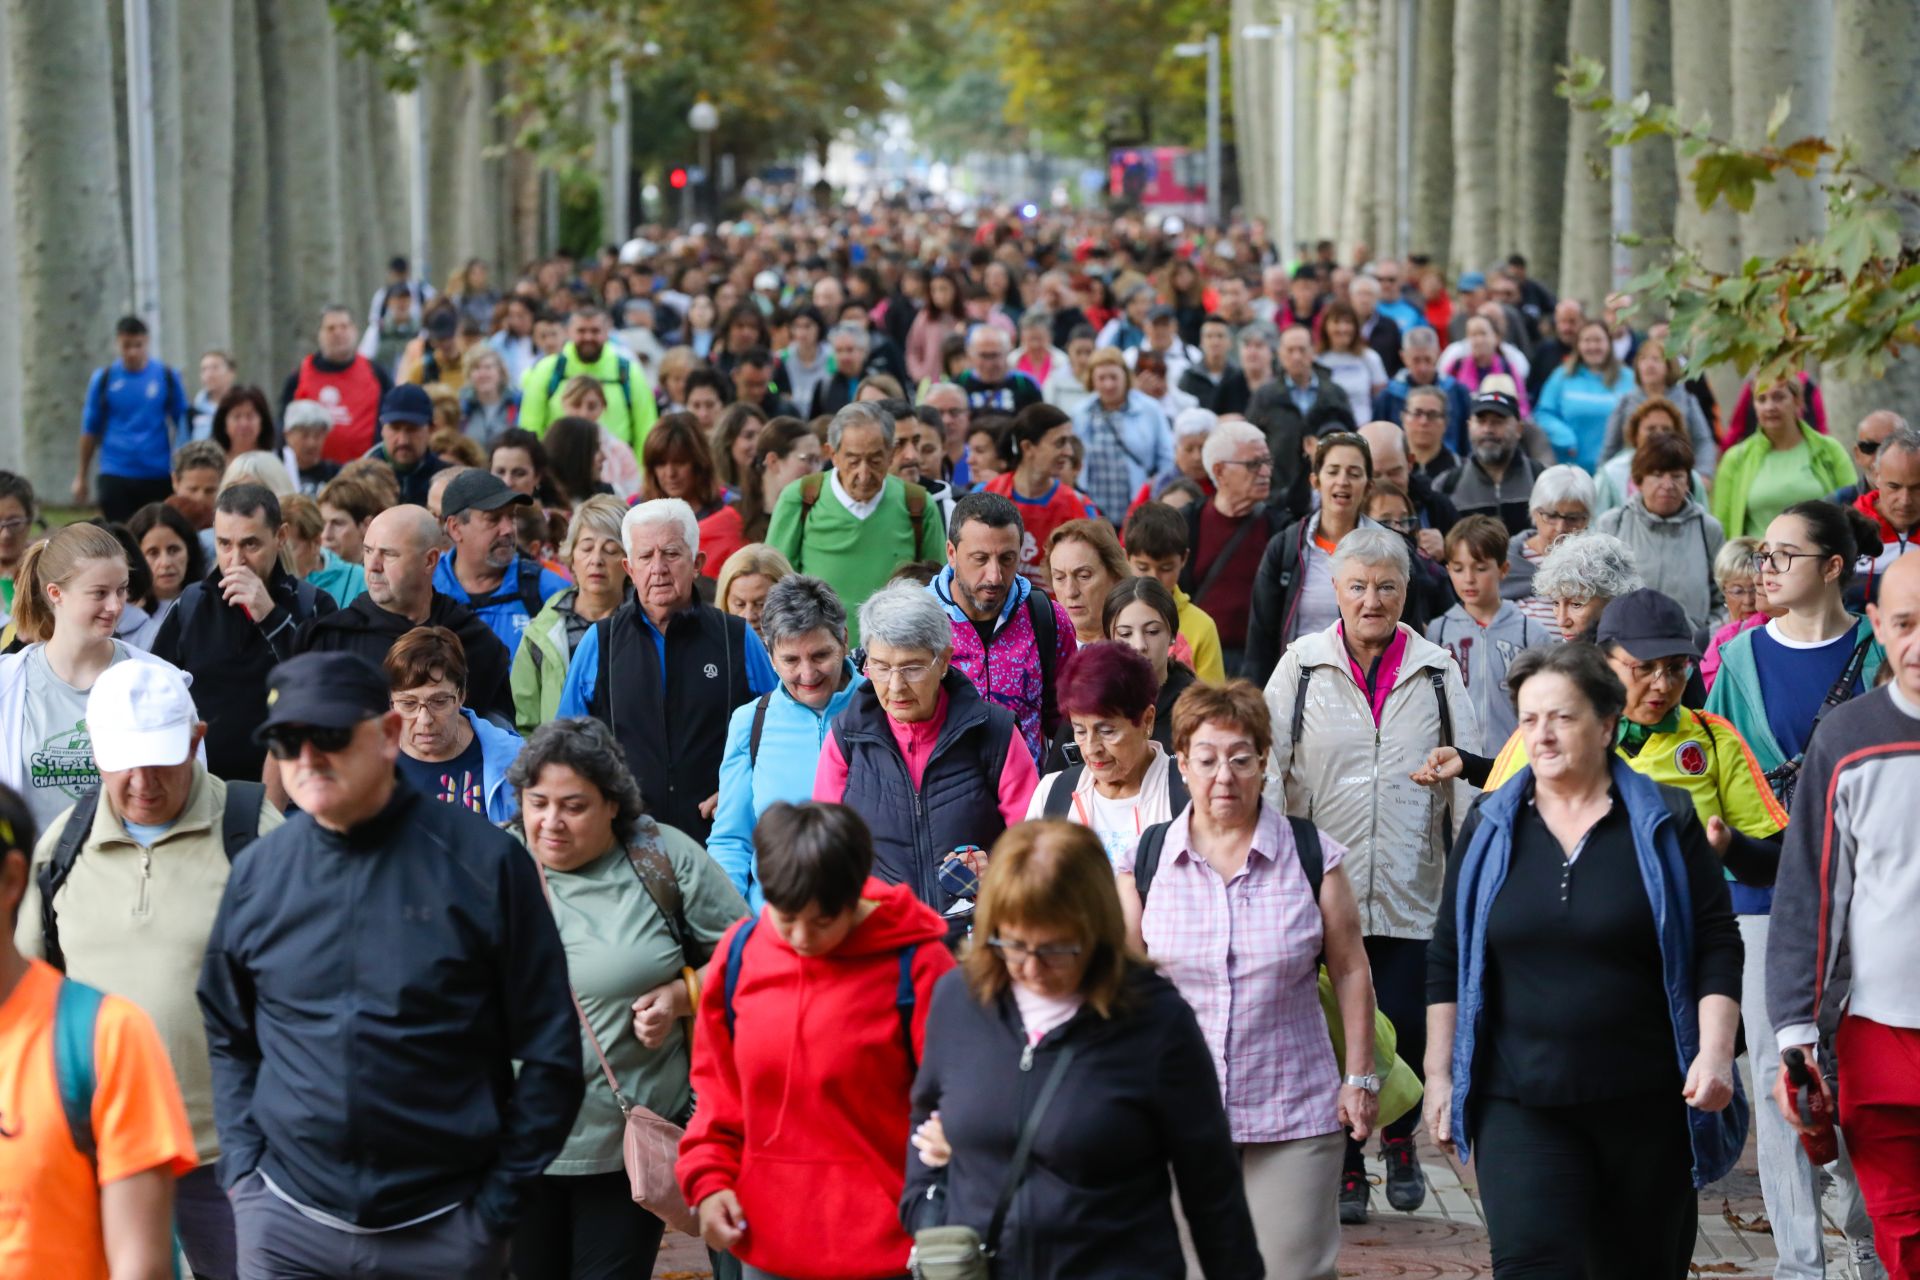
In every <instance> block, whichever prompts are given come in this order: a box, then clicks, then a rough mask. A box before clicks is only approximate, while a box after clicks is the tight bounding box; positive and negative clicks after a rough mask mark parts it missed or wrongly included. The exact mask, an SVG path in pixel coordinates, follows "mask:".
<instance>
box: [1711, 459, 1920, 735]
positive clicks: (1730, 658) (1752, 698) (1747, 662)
mask: <svg viewBox="0 0 1920 1280" xmlns="http://www.w3.org/2000/svg"><path fill="white" fill-rule="evenodd" d="M1755 438H1756V439H1758V438H1759V437H1755ZM1823 438H1824V437H1823ZM1733 452H1738V447H1736V448H1735V449H1734V450H1733ZM1727 456H1728V457H1732V456H1733V453H1732V452H1730V453H1729V454H1728V455H1727ZM1720 474H1721V476H1722V479H1720V480H1718V481H1716V482H1715V486H1714V487H1715V489H1716V490H1717V489H1718V488H1719V486H1720V485H1722V484H1725V483H1726V480H1725V478H1724V477H1725V476H1726V472H1725V471H1724V470H1723V471H1722V472H1721V473H1720ZM1758 630H1759V628H1758V627H1754V628H1752V629H1750V630H1747V631H1742V632H1741V633H1740V634H1739V635H1737V636H1735V637H1734V638H1733V639H1731V640H1729V641H1727V642H1726V643H1725V644H1723V645H1721V646H1720V674H1719V675H1717V676H1715V677H1714V679H1713V688H1712V689H1711V690H1710V691H1709V692H1708V694H1707V710H1708V711H1711V712H1713V713H1714V714H1715V715H1718V716H1725V717H1726V718H1727V719H1728V720H1730V721H1732V722H1733V727H1734V728H1736V729H1738V730H1739V731H1740V736H1741V737H1743V738H1745V739H1746V740H1747V745H1748V746H1750V747H1752V748H1753V756H1754V759H1756V760H1758V761H1759V762H1760V768H1761V769H1762V770H1768V769H1773V768H1775V767H1776V766H1778V765H1781V764H1784V763H1785V762H1786V758H1787V756H1786V753H1785V752H1784V751H1782V750H1781V749H1780V743H1779V740H1778V739H1776V738H1775V737H1774V736H1773V729H1772V728H1771V727H1770V726H1769V725H1768V724H1767V708H1766V706H1765V705H1764V704H1763V703H1762V702H1761V700H1760V671H1759V668H1757V667H1756V666H1755V665H1754V660H1753V633H1754V632H1755V631H1758ZM1872 637H1873V624H1872V623H1870V622H1868V621H1867V620H1866V619H1865V618H1861V619H1860V620H1859V621H1858V622H1857V623H1856V624H1855V625H1854V628H1853V642H1854V643H1855V644H1859V643H1860V642H1861V641H1862V640H1872ZM1886 657H1887V655H1886V651H1885V650H1884V649H1882V648H1881V647H1880V642H1879V641H1877V640H1874V641H1873V642H1872V643H1870V644H1869V645H1868V646H1867V657H1866V662H1865V665H1864V666H1862V667H1861V668H1860V685H1861V687H1862V688H1865V689H1871V688H1873V681H1874V676H1875V674H1876V673H1877V672H1878V671H1879V670H1880V664H1881V663H1882V662H1884V661H1886Z"/></svg>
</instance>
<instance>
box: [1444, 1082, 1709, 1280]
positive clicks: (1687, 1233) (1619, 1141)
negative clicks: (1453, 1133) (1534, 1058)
mask: <svg viewBox="0 0 1920 1280" xmlns="http://www.w3.org/2000/svg"><path fill="white" fill-rule="evenodd" d="M1473 1113H1474V1114H1473V1119H1472V1122H1471V1123H1472V1125H1473V1167H1474V1172H1475V1173H1476V1174H1477V1175H1478V1176H1479V1179H1480V1206H1481V1209H1482V1211H1483V1212H1485V1214H1486V1217H1487V1235H1488V1237H1489V1238H1490V1240H1491V1243H1492V1246H1493V1274H1494V1276H1495V1278H1496V1280H1615V1277H1621V1276H1632V1277H1635V1280H1684V1278H1685V1277H1686V1275H1687V1264H1688V1263H1689V1261H1691V1259H1692V1257H1693V1243H1694V1236H1695V1233H1696V1231H1697V1230H1698V1221H1697V1219H1698V1216H1699V1212H1698V1211H1699V1202H1698V1200H1697V1199H1696V1198H1695V1195H1694V1190H1693V1172H1692V1170H1693V1151H1692V1146H1691V1144H1690V1142H1689V1140H1688V1137H1687V1116H1686V1104H1685V1103H1683V1102H1681V1101H1680V1099H1679V1098H1678V1097H1676V1096H1674V1095H1673V1094H1671V1093H1659V1094H1654V1095H1652V1096H1645V1097H1638V1098H1628V1099H1624V1100H1621V1101H1616V1102H1596V1103H1587V1104H1585V1105H1582V1106H1574V1107H1529V1106H1523V1105H1522V1104H1520V1103H1518V1102H1513V1101H1510V1100H1508V1099H1505V1098H1487V1097H1475V1098H1474V1100H1473Z"/></svg>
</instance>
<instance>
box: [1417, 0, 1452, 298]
mask: <svg viewBox="0 0 1920 1280" xmlns="http://www.w3.org/2000/svg"><path fill="white" fill-rule="evenodd" d="M1453 10H1454V0H1420V17H1419V22H1418V25H1417V27H1416V29H1415V32H1416V34H1415V39H1416V42H1417V43H1416V44H1415V45H1414V50H1413V231H1412V236H1413V243H1412V244H1410V245H1408V246H1407V247H1408V248H1409V249H1410V250H1411V251H1412V252H1414V253H1424V254H1428V255H1430V256H1431V257H1432V258H1433V260H1434V262H1435V263H1436V264H1438V265H1439V268H1440V270H1441V271H1443V272H1444V271H1445V270H1446V269H1447V263H1448V261H1449V260H1450V259H1451V257H1452V252H1453V236H1452V232H1453Z"/></svg>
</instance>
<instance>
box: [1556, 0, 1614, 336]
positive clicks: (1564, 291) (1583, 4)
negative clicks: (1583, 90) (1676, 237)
mask: <svg viewBox="0 0 1920 1280" xmlns="http://www.w3.org/2000/svg"><path fill="white" fill-rule="evenodd" d="M1608 35H1609V31H1608V3H1607V0H1573V11H1572V17H1571V19H1570V20H1569V22H1568V26H1567V57H1568V58H1569V59H1572V58H1583V57H1584V58H1593V59H1595V60H1596V61H1600V62H1605V61H1606V60H1607V49H1608ZM1601 132H1602V130H1601V122H1600V117H1599V116H1597V115H1595V114H1594V113H1593V112H1590V111H1570V112H1568V114H1567V164H1566V194H1565V197H1564V205H1563V213H1562V217H1561V223H1560V227H1561V234H1560V290H1559V291H1560V296H1561V297H1571V298H1577V299H1579V300H1580V301H1581V302H1582V303H1584V304H1585V305H1586V308H1587V310H1588V311H1590V312H1593V311H1598V310H1599V308H1600V305H1601V303H1602V302H1603V301H1605V299H1606V296H1607V293H1608V291H1609V290H1610V289H1611V288H1612V287H1613V243H1612V236H1613V185H1612V182H1611V181H1610V179H1609V177H1608V174H1607V147H1606V143H1605V140H1604V139H1603V138H1602V136H1601Z"/></svg>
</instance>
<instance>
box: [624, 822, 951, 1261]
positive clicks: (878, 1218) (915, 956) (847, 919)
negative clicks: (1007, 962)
mask: <svg viewBox="0 0 1920 1280" xmlns="http://www.w3.org/2000/svg"><path fill="white" fill-rule="evenodd" d="M753 843H754V846H755V847H756V849H757V850H758V853H757V856H756V859H755V877H754V878H755V880H756V882H757V883H758V884H759V886H760V887H761V888H762V889H763V891H764V892H765V895H766V906H765V908H764V909H763V910H762V911H761V912H760V913H759V914H758V915H757V916H754V917H752V918H750V919H748V920H747V921H745V922H744V923H742V924H741V925H740V926H739V927H738V928H736V929H734V930H733V931H732V932H731V933H730V934H729V935H728V936H727V938H726V940H725V943H724V945H723V946H722V947H721V949H720V952H719V956H717V957H716V960H715V964H714V966H713V968H712V969H710V970H709V971H708V972H709V975H710V977H711V979H712V980H711V982H710V983H709V984H708V986H707V988H706V990H705V991H704V992H702V994H701V998H700V1020H699V1027H698V1030H697V1031H696V1033H695V1036H694V1062H693V1087H694V1091H695V1092H696V1093H697V1094H698V1095H699V1099H700V1103H699V1107H698V1109H697V1110H696V1111H695V1112H694V1117H693V1122H692V1124H691V1125H689V1126H688V1128H687V1136H686V1138H685V1139H684V1140H683V1141H682V1142H681V1144H680V1162H679V1166H678V1174H679V1178H680V1187H681V1190H682V1191H683V1192H684V1193H685V1194H686V1198H687V1203H688V1204H690V1205H693V1206H695V1207H696V1208H697V1209H698V1210H699V1213H700V1230H701V1234H702V1235H704V1236H705V1237H706V1241H707V1244H708V1246H709V1247H710V1248H713V1249H715V1250H729V1251H731V1252H732V1254H733V1256H734V1257H735V1258H738V1259H739V1260H740V1261H741V1262H742V1263H743V1264H744V1273H745V1275H746V1277H747V1280H781V1278H782V1277H802V1276H820V1277H833V1280H869V1278H872V1280H881V1278H882V1277H884V1278H886V1280H892V1278H893V1277H896V1276H904V1275H905V1274H906V1270H907V1251H908V1248H909V1245H910V1242H909V1241H908V1239H907V1234H906V1232H905V1231H904V1230H902V1229H901V1225H900V1216H899V1207H898V1206H899V1201H900V1197H901V1194H902V1191H903V1189H904V1187H905V1175H904V1173H903V1171H902V1166H901V1153H902V1152H904V1151H906V1150H907V1138H908V1133H909V1131H910V1129H909V1123H908V1115H909V1110H910V1104H909V1101H908V1096H907V1094H908V1090H909V1088H911V1086H912V1084H913V1077H914V1072H915V1070H916V1069H917V1068H918V1067H919V1065H920V1062H921V1060H922V1056H923V1054H924V1052H925V1048H926V1034H927V1028H928V1024H929V1019H930V1010H931V1009H932V1007H933V1005H934V993H935V989H936V988H935V984H936V983H937V982H938V981H939V980H940V978H941V977H942V976H943V975H945V974H946V973H947V971H948V970H950V969H952V968H953V957H952V956H951V955H950V954H949V953H948V952H947V949H946V948H945V947H943V946H941V945H940V942H941V940H942V939H943V938H945V937H946V932H947V930H946V925H945V924H944V923H943V922H942V921H941V919H940V917H939V916H938V915H936V914H935V913H934V911H933V910H932V908H930V907H928V906H926V905H925V904H924V903H921V902H920V901H918V900H917V899H916V898H915V897H914V894H913V890H912V889H911V888H910V887H908V886H906V885H901V884H883V883H881V882H880V881H879V880H876V879H874V878H873V858H874V854H873V839H872V837H871V836H870V835H869V834H868V831H867V827H866V824H865V823H863V822H861V821H860V818H859V817H858V815H856V814H855V813H854V812H853V811H852V810H850V809H847V808H844V807H842V806H840V805H836V804H799V805H794V804H786V803H784V802H783V803H777V804H774V805H773V806H771V807H770V808H769V809H768V810H767V811H766V813H765V814H764V815H763V816H762V817H761V818H760V821H759V823H758V824H757V825H756V826H755V828H754V840H753ZM622 1274H623V1275H631V1276H644V1275H646V1274H647V1273H646V1272H645V1271H638V1272H623V1273H622Z"/></svg>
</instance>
